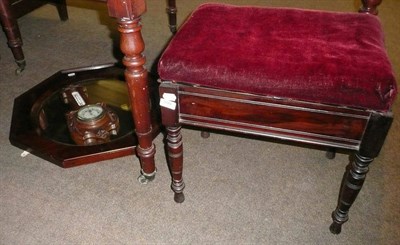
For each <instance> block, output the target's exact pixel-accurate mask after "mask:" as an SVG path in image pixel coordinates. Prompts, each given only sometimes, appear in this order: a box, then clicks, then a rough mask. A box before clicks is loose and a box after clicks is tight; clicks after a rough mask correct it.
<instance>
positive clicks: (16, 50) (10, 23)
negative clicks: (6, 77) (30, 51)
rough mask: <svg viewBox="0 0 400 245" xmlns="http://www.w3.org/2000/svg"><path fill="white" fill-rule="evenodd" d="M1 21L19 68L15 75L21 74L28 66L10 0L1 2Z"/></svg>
mask: <svg viewBox="0 0 400 245" xmlns="http://www.w3.org/2000/svg"><path fill="white" fill-rule="evenodd" d="M0 21H1V25H2V27H3V30H4V33H5V34H6V36H7V44H8V47H9V48H10V49H11V52H12V53H13V56H14V59H15V63H17V65H18V68H17V70H16V71H15V73H16V74H17V75H18V74H20V73H21V72H22V71H23V70H24V69H25V66H26V61H25V57H24V53H23V51H22V38H21V32H20V31H19V27H18V23H17V20H16V19H15V17H14V16H13V15H12V13H11V4H10V1H9V0H2V1H0Z"/></svg>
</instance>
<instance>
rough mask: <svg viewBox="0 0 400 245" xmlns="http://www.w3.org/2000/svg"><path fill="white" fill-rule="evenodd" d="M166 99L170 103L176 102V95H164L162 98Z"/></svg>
mask: <svg viewBox="0 0 400 245" xmlns="http://www.w3.org/2000/svg"><path fill="white" fill-rule="evenodd" d="M162 97H163V98H164V99H166V100H169V101H176V95H175V94H171V93H164V94H163V96H162Z"/></svg>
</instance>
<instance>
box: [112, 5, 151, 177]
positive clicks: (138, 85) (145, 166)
mask: <svg viewBox="0 0 400 245" xmlns="http://www.w3.org/2000/svg"><path fill="white" fill-rule="evenodd" d="M107 7H108V13H109V15H110V16H111V17H115V18H117V19H118V31H119V32H120V34H121V43H120V48H121V51H122V53H124V55H125V57H124V58H123V61H122V62H123V64H124V65H125V67H126V69H125V80H126V83H127V86H128V93H129V99H130V103H131V110H132V116H133V121H134V124H135V132H136V135H137V138H138V141H139V144H138V146H137V147H136V152H137V155H138V157H139V159H140V164H141V175H140V176H139V178H138V180H139V181H140V182H141V183H143V184H146V183H147V182H149V181H151V180H153V179H154V177H155V173H156V167H155V163H154V154H155V151H156V150H155V146H154V144H153V137H152V124H151V106H150V93H149V86H148V77H147V76H148V73H147V70H146V68H145V67H144V64H145V62H146V58H145V57H144V55H143V51H144V41H143V37H142V34H141V29H142V26H141V23H140V20H141V15H142V14H143V13H144V12H145V11H146V1H145V0H124V1H120V0H108V1H107Z"/></svg>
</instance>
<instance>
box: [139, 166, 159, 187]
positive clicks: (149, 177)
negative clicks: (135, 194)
mask: <svg viewBox="0 0 400 245" xmlns="http://www.w3.org/2000/svg"><path fill="white" fill-rule="evenodd" d="M156 173H157V169H156V170H155V171H154V172H153V173H151V174H147V173H145V172H143V169H141V170H140V175H139V177H138V178H137V180H138V181H139V183H140V184H142V185H147V184H148V183H149V182H151V181H153V180H154V178H155V177H156Z"/></svg>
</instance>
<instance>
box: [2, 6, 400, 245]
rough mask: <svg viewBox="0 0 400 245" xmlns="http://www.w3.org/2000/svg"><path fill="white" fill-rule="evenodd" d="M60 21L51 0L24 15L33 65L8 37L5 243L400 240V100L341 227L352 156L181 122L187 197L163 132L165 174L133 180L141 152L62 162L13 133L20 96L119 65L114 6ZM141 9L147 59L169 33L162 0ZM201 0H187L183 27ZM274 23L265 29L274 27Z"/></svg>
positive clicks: (396, 35) (391, 14)
mask: <svg viewBox="0 0 400 245" xmlns="http://www.w3.org/2000/svg"><path fill="white" fill-rule="evenodd" d="M67 2H68V10H69V20H68V21H67V22H60V21H59V20H58V16H57V12H56V10H55V8H54V6H51V5H46V6H44V7H42V8H40V9H37V10H35V11H33V12H32V13H30V14H28V15H26V16H24V17H22V18H20V19H19V21H18V22H19V24H20V29H21V32H22V36H23V41H24V46H23V48H24V51H25V56H26V60H27V64H28V65H27V68H26V70H25V71H24V72H23V74H22V75H20V76H15V74H14V70H15V64H14V62H13V58H12V55H11V52H10V51H9V49H8V48H7V46H6V39H5V37H4V35H3V34H2V33H0V44H1V45H0V55H1V59H0V100H1V103H0V106H1V107H0V112H1V115H0V146H1V150H0V154H1V160H0V244H13V245H14V244H399V243H400V235H399V230H400V215H399V213H400V212H399V211H400V190H399V189H400V188H399V186H400V170H399V169H400V168H399V163H400V153H399V149H400V147H399V146H400V143H399V135H400V119H399V117H398V116H397V115H400V104H399V103H400V100H397V102H396V104H395V106H394V113H395V115H396V116H395V120H394V123H393V126H392V129H391V131H390V134H389V136H388V137H387V140H386V143H385V145H384V147H383V150H382V152H381V154H380V156H379V158H377V159H376V160H375V162H374V163H373V164H372V165H371V169H370V173H369V174H368V176H367V181H366V183H365V185H364V188H363V189H362V191H361V193H360V195H359V197H358V199H357V200H356V202H355V204H354V206H353V208H352V210H351V213H350V220H349V222H348V223H346V224H345V225H344V227H343V232H342V234H340V235H332V234H331V233H330V232H329V230H328V227H329V225H330V223H331V218H330V215H331V212H332V210H333V209H334V208H335V206H336V202H337V196H338V191H339V184H340V181H341V178H342V175H343V173H344V170H345V167H346V165H347V164H348V162H349V155H347V154H342V153H340V154H338V155H337V157H336V158H335V159H334V160H328V159H326V158H325V155H324V152H323V151H321V150H315V149H310V148H305V147H299V146H297V145H291V144H283V143H276V142H273V141H269V140H257V139H248V138H242V137H234V136H227V135H222V134H212V136H211V137H210V138H209V139H202V138H200V137H199V135H200V133H199V132H198V131H195V130H192V129H184V130H183V136H184V140H185V141H184V142H185V145H184V146H185V149H184V150H185V169H184V178H185V182H186V189H185V193H186V201H185V202H184V203H183V204H179V205H178V204H175V203H174V201H173V194H172V192H171V190H170V188H169V185H170V177H169V173H168V169H167V166H166V163H165V156H164V151H163V143H162V136H161V135H160V136H159V137H157V138H156V140H155V144H156V146H157V153H156V162H157V168H158V173H157V176H156V179H155V180H154V181H153V182H152V183H150V184H148V185H145V186H142V185H140V184H139V183H138V182H137V180H136V177H137V176H138V174H139V170H140V167H139V162H138V160H137V158H136V157H134V156H127V157H123V158H119V159H113V160H108V161H103V162H99V163H96V164H90V165H85V166H81V167H76V168H70V169H62V168H60V167H58V166H56V165H54V164H52V163H49V162H47V161H45V160H43V159H41V158H39V157H36V156H34V155H28V156H26V157H21V153H22V150H20V149H18V148H16V147H14V146H12V145H11V144H10V142H9V140H8V136H9V130H10V123H11V115H12V108H13V100H14V98H15V97H17V96H18V95H20V94H22V93H23V92H25V91H26V90H28V89H29V88H31V87H33V86H34V85H36V84H38V83H40V82H41V81H43V80H44V79H46V78H47V77H49V76H50V75H52V74H54V73H55V72H57V71H59V70H62V69H66V68H73V67H80V66H89V65H94V64H102V63H109V62H115V61H117V59H118V58H117V57H119V54H118V52H116V51H115V45H116V42H117V40H118V38H117V37H118V34H117V32H116V30H115V29H116V28H115V20H112V19H110V18H109V17H108V14H107V9H106V7H105V5H103V4H101V3H93V2H90V3H89V2H88V1H78V0H69V1H67ZM147 2H148V12H147V14H146V15H145V16H144V17H143V25H144V28H143V36H144V39H145V41H146V51H145V55H146V56H147V64H148V65H147V66H148V67H151V66H152V65H153V63H154V60H155V59H156V57H157V56H158V55H159V54H160V52H161V51H162V49H163V47H164V46H165V44H166V42H167V40H168V39H169V37H170V33H169V31H168V28H167V16H166V14H165V2H164V1H158V0H148V1H147ZM202 2H205V1H202V0H190V1H183V0H178V1H177V4H178V8H179V12H178V13H179V14H178V15H179V23H181V22H182V20H183V19H184V17H185V16H187V14H189V12H190V11H191V10H193V9H194V8H195V6H197V5H198V4H200V3H202ZM219 2H229V3H233V4H235V3H236V4H244V3H245V4H255V5H262V6H287V7H299V8H313V9H325V10H335V11H356V9H357V6H358V3H357V2H358V1H328V0H319V1H312V0H299V1H294V0H282V1H281V0H263V1H261V0H258V1H257V0H249V1H239V0H230V1H219ZM399 9H400V1H397V0H386V1H384V3H383V4H382V6H381V8H380V17H381V19H382V23H383V26H384V29H385V33H386V44H387V48H388V52H389V55H390V59H391V60H392V62H393V66H394V68H395V71H396V74H397V78H398V80H400V76H399V75H400V48H399V45H398V40H400V32H399V27H398V23H399V22H400V19H399V16H400V15H399ZM266 28H268V27H266Z"/></svg>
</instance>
